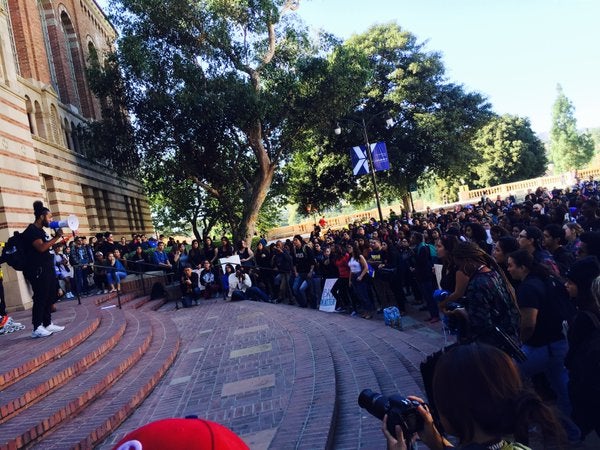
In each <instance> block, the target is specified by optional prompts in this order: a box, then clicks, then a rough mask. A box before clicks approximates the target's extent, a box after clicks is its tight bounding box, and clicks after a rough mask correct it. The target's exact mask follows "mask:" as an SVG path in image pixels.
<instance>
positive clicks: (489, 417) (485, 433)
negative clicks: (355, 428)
mask: <svg viewBox="0 0 600 450" xmlns="http://www.w3.org/2000/svg"><path fill="white" fill-rule="evenodd" d="M409 399H411V400H413V401H415V402H418V403H419V406H417V412H418V413H419V414H420V416H421V417H422V419H423V422H424V426H423V429H422V431H419V432H418V434H419V437H420V438H421V440H422V441H423V442H424V443H425V445H427V447H428V448H430V449H432V450H444V449H447V448H449V447H452V445H451V444H450V443H449V442H448V441H447V440H446V439H445V438H444V437H443V436H442V435H441V434H440V432H439V431H438V430H437V428H436V426H435V425H434V422H433V417H432V415H431V413H430V411H429V407H428V406H427V405H426V404H425V403H424V402H423V400H422V399H420V398H418V397H414V396H411V397H409ZM430 400H432V401H433V403H434V404H435V406H436V409H437V412H438V415H439V417H440V422H441V424H442V426H443V427H444V429H445V430H446V431H447V432H448V433H449V434H451V435H453V436H456V437H457V438H458V440H459V445H458V447H457V448H459V449H461V448H462V449H465V450H466V449H470V450H475V449H482V450H484V449H487V450H489V449H508V448H514V449H527V447H525V445H526V444H528V442H529V433H530V430H532V429H534V428H535V429H536V430H538V432H539V434H541V437H542V440H543V443H542V445H543V446H544V448H547V447H548V446H552V445H554V446H558V447H557V448H560V446H561V445H562V442H563V441H564V435H563V433H562V428H561V426H560V423H559V421H558V419H557V417H556V414H555V412H554V410H553V409H552V408H550V407H549V406H547V405H546V404H545V403H544V402H543V400H542V399H541V398H540V397H539V396H538V395H537V394H536V393H535V392H533V391H531V390H529V389H527V388H526V387H525V386H523V383H522V381H521V377H520V375H519V370H518V369H517V367H516V366H515V363H514V361H513V360H512V359H511V358H510V357H509V356H508V355H507V354H506V353H504V352H502V351H501V350H498V349H496V348H494V347H492V346H489V345H482V344H471V345H459V346H457V347H455V348H453V349H452V350H450V351H448V352H447V353H444V354H443V355H442V357H441V358H440V360H439V362H438V364H437V367H436V371H435V374H434V376H433V399H430ZM387 421H388V417H387V416H385V417H384V420H383V433H384V435H385V437H386V439H387V446H388V450H405V449H406V443H405V441H404V437H405V436H403V434H402V428H401V427H400V426H399V425H398V426H396V428H395V432H396V433H395V434H396V437H394V436H392V434H391V433H390V432H389V431H388V429H387ZM509 435H512V436H514V439H515V441H517V442H518V443H520V444H516V445H514V446H511V444H512V443H509V442H507V441H506V440H505V439H506V438H505V436H509ZM408 438H409V439H410V438H411V437H410V436H408ZM523 444H525V445H523Z"/></svg>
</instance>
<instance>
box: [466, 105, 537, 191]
mask: <svg viewBox="0 0 600 450" xmlns="http://www.w3.org/2000/svg"><path fill="white" fill-rule="evenodd" d="M472 145H473V149H474V150H475V160H474V161H473V169H474V170H473V171H472V177H471V180H473V181H474V183H473V184H474V186H475V187H486V186H494V185H497V184H502V183H511V182H513V181H519V180H525V179H528V178H535V177H539V176H541V175H543V174H544V172H545V171H546V166H547V164H548V161H547V158H546V150H545V148H544V144H543V143H542V142H541V141H540V139H539V138H538V137H537V136H536V135H535V133H534V132H533V131H532V129H531V125H530V123H529V120H528V119H524V118H521V117H516V116H511V115H504V116H502V117H496V118H494V119H492V120H491V121H490V122H489V123H488V124H487V125H485V126H483V127H482V128H480V129H479V130H478V131H477V133H476V135H475V138H474V139H473V141H472Z"/></svg>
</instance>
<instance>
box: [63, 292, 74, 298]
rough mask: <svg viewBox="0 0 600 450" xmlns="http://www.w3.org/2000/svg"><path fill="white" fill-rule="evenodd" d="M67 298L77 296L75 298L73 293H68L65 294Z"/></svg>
mask: <svg viewBox="0 0 600 450" xmlns="http://www.w3.org/2000/svg"><path fill="white" fill-rule="evenodd" d="M65 296H66V297H67V298H74V297H75V296H74V295H73V294H72V293H71V292H67V293H66V294H65Z"/></svg>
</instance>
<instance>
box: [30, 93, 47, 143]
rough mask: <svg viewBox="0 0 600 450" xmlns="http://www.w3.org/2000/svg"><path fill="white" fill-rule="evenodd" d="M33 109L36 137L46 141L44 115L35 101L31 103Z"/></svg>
mask: <svg viewBox="0 0 600 450" xmlns="http://www.w3.org/2000/svg"><path fill="white" fill-rule="evenodd" d="M33 108H34V111H35V128H36V130H37V135H38V136H39V137H41V138H44V139H46V136H47V135H46V126H45V125H44V114H43V113H42V107H41V106H40V104H39V103H38V101H37V100H36V101H35V102H34V103H33Z"/></svg>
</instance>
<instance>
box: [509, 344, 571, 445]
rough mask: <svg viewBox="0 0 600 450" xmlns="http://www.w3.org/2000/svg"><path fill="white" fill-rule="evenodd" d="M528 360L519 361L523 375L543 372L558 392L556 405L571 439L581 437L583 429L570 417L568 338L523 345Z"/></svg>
mask: <svg viewBox="0 0 600 450" xmlns="http://www.w3.org/2000/svg"><path fill="white" fill-rule="evenodd" d="M522 350H523V352H524V353H525V355H527V360H526V361H525V362H522V363H519V370H520V371H521V375H522V376H523V377H525V378H530V377H532V376H533V375H535V374H537V373H543V374H544V375H546V378H547V379H548V383H550V387H551V388H552V389H553V390H554V393H555V394H556V406H558V409H559V410H560V412H561V413H562V417H561V422H562V424H563V427H564V428H565V431H566V432H567V437H568V438H569V440H570V441H577V440H579V439H581V431H580V430H579V428H578V427H577V425H575V423H573V421H572V420H571V419H570V417H571V400H570V399H569V391H568V384H569V374H568V372H567V369H566V368H565V364H564V362H565V357H566V356H567V351H568V350H569V344H568V343H567V341H566V339H560V340H558V341H554V342H551V343H550V344H547V345H543V346H541V347H532V346H529V345H523V348H522Z"/></svg>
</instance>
